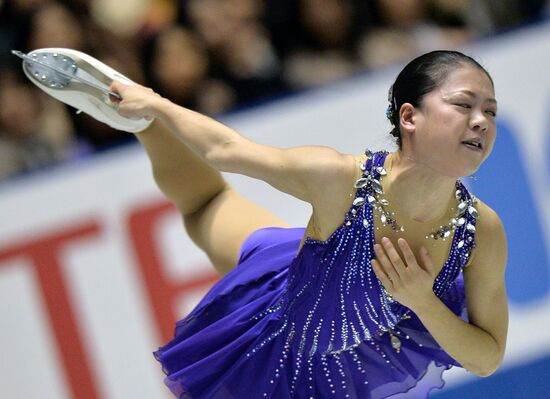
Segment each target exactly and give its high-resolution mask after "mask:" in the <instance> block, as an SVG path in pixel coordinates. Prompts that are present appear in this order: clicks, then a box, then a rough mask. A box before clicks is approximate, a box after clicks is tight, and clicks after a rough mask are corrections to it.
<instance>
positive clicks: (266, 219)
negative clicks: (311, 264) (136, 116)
mask: <svg viewBox="0 0 550 399" xmlns="http://www.w3.org/2000/svg"><path fill="white" fill-rule="evenodd" d="M137 138H138V140H139V141H140V143H141V144H142V145H143V147H144V148H145V150H146V152H147V155H148V156H149V159H150V160H151V164H152V168H153V176H154V178H155V181H156V183H157V185H158V186H159V188H160V189H161V191H162V192H163V193H164V194H165V195H166V197H168V199H169V200H170V201H172V202H173V203H174V204H175V205H176V207H177V208H178V209H179V211H180V212H181V214H182V216H183V220H184V224H185V229H186V231H187V233H188V234H189V237H190V238H191V239H192V240H193V242H194V243H195V244H196V245H197V246H198V247H199V248H201V249H202V250H204V251H205V253H206V255H207V256H208V257H209V259H210V260H211V262H212V264H213V265H214V267H215V268H216V270H217V271H218V272H219V273H220V274H226V273H227V272H229V271H230V270H232V269H233V268H234V267H235V265H236V264H237V261H238V257H239V252H240V248H241V246H242V244H243V242H244V240H245V239H246V238H247V237H248V236H249V235H250V233H252V232H253V231H254V230H256V229H259V228H262V227H269V226H278V227H288V226H289V225H288V223H286V222H285V221H284V220H282V219H280V218H278V217H277V216H275V215H273V214H272V213H270V212H269V211H267V210H266V209H264V208H262V207H261V206H259V205H258V204H256V203H254V202H252V201H250V200H248V199H246V198H244V197H242V196H241V195H240V194H239V193H237V192H236V191H235V190H233V189H232V188H231V186H230V185H229V184H228V183H227V182H226V181H225V180H224V178H223V176H222V175H221V173H220V172H219V171H217V170H216V169H214V168H213V167H211V166H210V165H209V164H208V163H206V162H205V161H204V160H203V159H202V158H200V157H199V156H198V155H196V154H195V153H194V152H193V151H192V150H191V149H190V148H189V147H187V146H186V145H185V144H184V143H183V142H182V141H180V140H179V139H178V138H177V137H176V136H175V135H173V134H172V133H171V132H170V131H169V130H167V129H166V128H165V127H164V126H162V124H161V123H159V122H154V123H152V124H151V126H150V127H149V128H148V129H147V130H145V131H143V132H141V133H138V134H137Z"/></svg>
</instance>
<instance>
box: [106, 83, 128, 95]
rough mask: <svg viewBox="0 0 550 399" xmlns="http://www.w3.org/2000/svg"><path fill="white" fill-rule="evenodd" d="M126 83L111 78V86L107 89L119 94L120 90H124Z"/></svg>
mask: <svg viewBox="0 0 550 399" xmlns="http://www.w3.org/2000/svg"><path fill="white" fill-rule="evenodd" d="M127 86H128V85H125V84H124V83H122V82H120V81H118V80H113V83H111V86H110V87H109V90H111V91H113V92H115V93H117V94H120V91H121V90H124V88H125V87H127Z"/></svg>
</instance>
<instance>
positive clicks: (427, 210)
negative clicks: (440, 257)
mask: <svg viewBox="0 0 550 399" xmlns="http://www.w3.org/2000/svg"><path fill="white" fill-rule="evenodd" d="M385 168H386V170H387V171H388V175H387V176H386V177H385V178H383V179H382V184H383V188H384V192H385V195H386V197H387V198H388V200H389V202H390V204H391V205H392V208H394V210H395V211H396V213H397V214H398V215H399V219H400V220H401V219H407V220H409V221H413V222H416V223H430V222H435V221H438V220H439V219H441V218H448V214H449V210H450V208H451V207H454V205H455V202H456V199H455V183H456V180H457V178H455V177H449V176H444V175H442V174H441V173H438V172H437V171H436V170H434V169H431V168H430V167H429V166H428V165H424V164H422V163H421V162H418V161H416V160H414V159H413V158H412V157H410V156H406V155H405V154H403V152H402V151H400V150H399V151H396V152H394V153H391V154H388V157H387V159H386V162H385Z"/></svg>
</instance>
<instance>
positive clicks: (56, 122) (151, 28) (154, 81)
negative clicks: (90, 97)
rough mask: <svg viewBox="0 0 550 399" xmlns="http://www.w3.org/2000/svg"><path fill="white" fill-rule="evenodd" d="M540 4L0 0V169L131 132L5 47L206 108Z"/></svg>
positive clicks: (395, 56)
mask: <svg viewBox="0 0 550 399" xmlns="http://www.w3.org/2000/svg"><path fill="white" fill-rule="evenodd" d="M547 10H548V0H179V1H177V0H116V1H113V0H0V179H5V178H8V177H11V176H16V175H20V174H22V173H27V172H29V171H34V170H37V169H43V168H44V167H47V166H50V165H55V164H58V163H60V162H66V161H75V160H78V159H82V158H83V157H86V156H88V155H89V154H93V153H95V152H98V151H102V150H105V149H108V148H112V147H113V146H116V145H120V144H123V143H126V142H128V141H132V140H133V136H132V135H130V134H125V133H121V132H116V131H114V130H113V129H111V128H109V127H107V126H105V125H103V124H101V123H98V122H96V121H94V120H93V119H92V118H90V117H88V116H87V115H85V114H79V115H76V113H75V112H74V111H75V110H74V109H71V108H69V107H66V106H65V105H64V104H62V103H60V102H58V101H55V100H53V99H52V98H50V97H48V96H47V95H45V94H44V93H43V92H42V91H40V90H39V89H37V88H36V87H34V86H33V85H32V83H30V82H29V81H28V80H27V78H26V77H25V75H24V74H23V73H22V70H21V60H19V59H17V58H16V57H15V56H13V55H11V53H10V50H12V49H17V50H21V51H23V52H25V53H26V52H29V51H31V50H33V49H37V48H44V47H66V48H73V49H77V50H80V51H83V52H85V53H88V54H90V55H92V56H94V57H96V58H98V59H100V60H101V61H103V62H105V63H106V64H108V65H110V66H112V67H113V68H115V69H117V70H119V71H120V72H121V73H123V74H125V75H126V76H128V77H129V78H131V79H132V80H134V81H136V82H138V83H141V84H144V85H147V86H149V87H152V88H153V89H154V90H155V91H156V92H158V93H159V94H161V95H163V96H166V97H168V98H170V99H171V100H172V101H174V102H176V103H178V104H180V105H183V106H186V107H189V108H192V109H194V110H197V111H200V112H202V113H205V114H207V115H213V116H215V115H219V114H221V113H224V112H228V111H231V110H235V109H236V108H238V107H246V106H250V105H251V104H254V103H258V102H261V101H266V99H268V98H272V97H274V96H280V95H286V94H288V93H292V92H294V91H299V90H304V89H308V88H313V87H317V86H320V85H324V84H327V83H330V82H333V81H336V80H339V79H342V78H345V77H347V76H350V75H353V74H356V73H359V72H363V71H366V70H370V69H374V68H381V67H383V66H385V65H389V64H392V63H396V62H402V61H404V60H406V59H408V58H411V57H412V56H414V55H416V54H418V53H421V52H425V51H429V50H433V49H438V48H450V49H452V48H457V47H459V46H461V45H463V44H465V43H467V42H468V41H471V40H473V39H475V38H478V37H480V36H486V35H490V34H493V33H495V32H501V31H503V30H509V29H512V28H515V27H517V26H520V25H522V24H525V23H528V22H531V21H533V20H536V19H538V18H541V17H542V16H543V15H545V14H546V13H547Z"/></svg>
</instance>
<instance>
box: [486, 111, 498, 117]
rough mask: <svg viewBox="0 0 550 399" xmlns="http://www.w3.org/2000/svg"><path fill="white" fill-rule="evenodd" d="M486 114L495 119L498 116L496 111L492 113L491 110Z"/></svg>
mask: <svg viewBox="0 0 550 399" xmlns="http://www.w3.org/2000/svg"><path fill="white" fill-rule="evenodd" d="M486 112H487V113H488V114H489V115H491V116H492V117H493V118H494V117H496V116H497V113H496V111H491V110H489V111H486Z"/></svg>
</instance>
